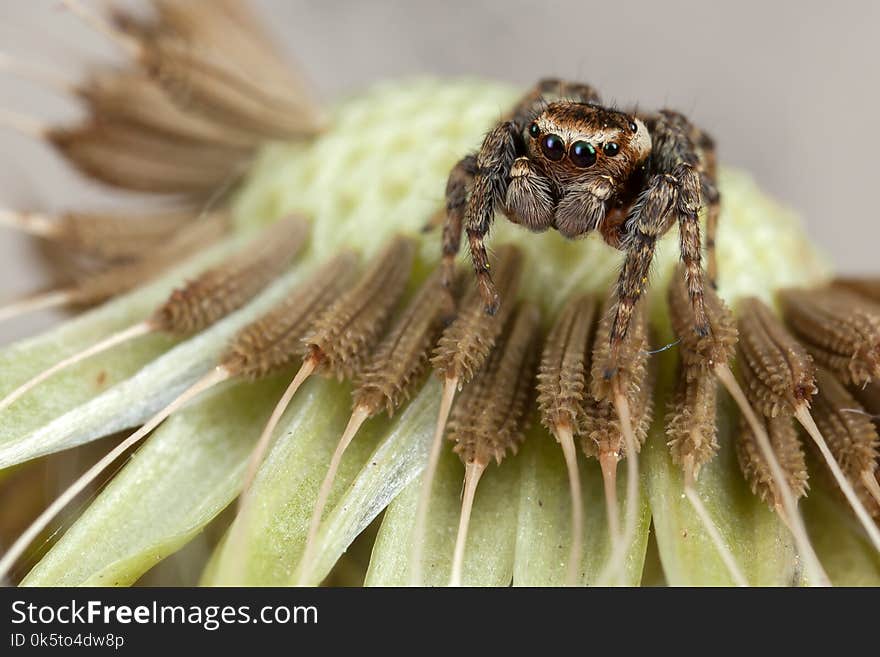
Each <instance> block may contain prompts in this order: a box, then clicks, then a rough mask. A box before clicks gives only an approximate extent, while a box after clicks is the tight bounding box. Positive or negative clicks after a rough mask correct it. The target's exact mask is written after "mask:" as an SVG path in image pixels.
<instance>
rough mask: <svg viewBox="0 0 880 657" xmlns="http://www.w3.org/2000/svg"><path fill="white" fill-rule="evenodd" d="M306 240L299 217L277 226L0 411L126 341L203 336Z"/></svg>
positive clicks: (22, 389)
mask: <svg viewBox="0 0 880 657" xmlns="http://www.w3.org/2000/svg"><path fill="white" fill-rule="evenodd" d="M224 223H225V220H224ZM307 234H308V224H307V223H306V222H305V221H304V220H303V219H301V218H300V217H297V216H291V217H290V218H288V219H286V220H282V221H279V222H278V223H277V224H275V225H274V226H272V227H270V228H269V229H267V230H266V231H265V234H264V235H261V236H259V237H257V238H256V239H255V240H254V241H253V242H252V243H251V244H249V245H247V246H246V247H245V248H244V249H243V250H242V251H241V252H240V253H238V254H236V255H234V256H233V257H231V258H230V259H229V260H228V261H227V262H226V263H225V264H223V265H220V266H218V267H214V268H211V269H208V270H207V271H205V272H203V273H202V274H200V275H199V276H197V277H196V278H195V279H193V280H192V281H190V282H188V283H186V284H185V285H184V286H183V287H181V288H178V289H176V290H174V291H173V292H172V293H171V295H170V296H169V297H168V299H167V300H166V301H165V302H164V303H163V304H162V305H160V306H159V307H158V308H157V309H156V311H155V312H154V313H153V314H152V316H151V317H149V318H148V319H146V320H145V321H143V322H139V323H137V324H135V325H133V326H130V327H128V328H126V329H123V330H121V331H119V332H118V333H115V334H113V335H111V336H109V337H107V338H105V339H104V340H102V341H100V342H98V343H97V344H94V345H92V346H91V347H89V348H88V349H85V350H83V351H81V352H79V353H76V354H73V355H72V356H69V357H68V358H65V359H63V360H61V361H60V362H58V363H56V364H55V365H53V366H52V367H50V368H48V369H47V370H44V371H43V372H41V373H39V374H37V375H36V376H34V377H33V378H31V379H30V380H28V381H27V382H25V383H23V384H22V385H21V386H19V387H18V388H16V389H15V390H13V391H12V392H11V393H9V394H8V395H7V396H6V397H5V398H4V399H2V400H0V411H2V410H3V409H5V408H7V407H8V406H9V405H11V404H13V403H14V402H15V401H16V400H18V399H20V398H21V397H22V396H23V395H25V394H26V393H27V392H29V391H30V390H33V388H34V387H36V386H37V385H39V384H40V383H42V382H43V381H46V380H47V379H49V378H50V377H52V376H54V375H55V374H57V373H58V372H60V371H62V370H64V369H66V368H68V367H71V366H72V365H75V364H76V363H79V362H82V361H83V360H85V359H87V358H90V357H92V356H94V355H96V354H99V353H101V352H104V351H106V350H108V349H111V348H113V347H115V346H117V345H119V344H122V343H124V342H127V341H129V340H133V339H135V338H137V337H140V336H143V335H147V334H149V333H153V332H162V333H165V334H167V335H172V336H175V337H178V338H180V337H185V336H189V335H193V334H195V333H198V332H200V331H203V330H204V329H206V328H207V327H208V326H211V325H212V324H215V323H216V322H217V321H219V320H220V319H222V318H223V317H226V316H227V315H229V314H230V313H231V312H233V311H235V310H238V309H239V308H241V307H242V306H244V305H245V304H246V303H247V302H248V301H250V300H251V299H252V298H253V297H254V295H256V294H257V293H258V292H259V291H260V290H262V289H263V288H265V287H266V286H267V285H269V283H271V282H272V281H273V280H274V279H275V278H277V277H278V276H279V275H280V274H281V273H282V272H283V271H284V270H285V269H287V268H288V267H289V266H290V264H291V262H292V261H293V259H294V258H295V257H296V256H297V254H298V253H299V251H300V249H301V247H302V245H303V243H304V242H305V238H306V235H307Z"/></svg>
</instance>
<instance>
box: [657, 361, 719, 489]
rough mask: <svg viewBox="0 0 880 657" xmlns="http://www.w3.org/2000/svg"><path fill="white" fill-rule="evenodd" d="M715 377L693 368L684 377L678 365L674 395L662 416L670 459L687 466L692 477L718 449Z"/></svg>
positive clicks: (682, 370) (684, 373)
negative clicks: (664, 419)
mask: <svg viewBox="0 0 880 657" xmlns="http://www.w3.org/2000/svg"><path fill="white" fill-rule="evenodd" d="M717 400H718V380H717V379H716V378H715V375H714V374H713V373H712V372H709V371H707V370H705V369H703V368H696V371H694V372H692V373H691V375H690V376H688V374H687V372H685V371H684V369H682V368H679V373H678V381H677V383H676V388H675V394H674V396H673V398H672V402H671V404H670V405H669V411H668V413H667V415H666V437H667V443H666V444H667V445H669V451H670V453H671V455H672V462H673V463H675V464H676V465H679V466H681V467H683V468H684V467H691V468H692V471H691V472H690V473H689V474H690V475H691V476H692V477H693V478H694V479H696V478H697V476H698V475H699V473H700V468H701V467H702V466H703V465H705V464H706V463H708V462H709V461H710V460H711V459H712V457H714V456H715V454H716V452H717V451H718V438H717V434H718V424H717V421H716V412H717Z"/></svg>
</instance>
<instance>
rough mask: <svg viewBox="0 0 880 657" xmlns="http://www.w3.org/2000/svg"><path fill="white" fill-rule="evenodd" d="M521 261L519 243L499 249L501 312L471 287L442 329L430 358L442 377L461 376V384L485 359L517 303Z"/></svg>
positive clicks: (497, 280) (495, 272)
mask: <svg viewBox="0 0 880 657" xmlns="http://www.w3.org/2000/svg"><path fill="white" fill-rule="evenodd" d="M522 265H523V261H522V253H521V252H520V250H519V249H517V248H516V247H514V246H511V245H509V244H506V245H504V246H502V247H501V248H499V249H497V262H496V264H495V266H494V267H493V268H492V270H493V277H494V280H495V285H496V288H497V289H498V294H499V295H500V297H501V299H503V300H504V301H503V302H502V304H501V307H500V308H499V309H498V312H497V313H496V314H495V315H493V316H490V315H487V314H486V311H485V303H484V302H483V299H482V297H481V296H480V293H479V291H478V290H477V289H476V287H473V288H471V289H470V290H468V293H467V294H466V295H465V298H464V299H463V300H462V302H461V304H460V307H459V312H458V316H457V317H456V318H455V320H454V321H453V322H452V324H450V325H449V326H448V327H447V328H446V330H445V331H443V335H442V336H441V337H440V341H439V343H438V344H437V348H436V349H435V350H434V355H433V357H432V358H431V365H432V366H433V367H434V369H435V370H436V371H437V373H438V374H439V375H440V377H441V378H444V379H458V381H459V385H460V386H461V385H462V384H464V383H467V382H468V381H470V380H471V378H472V377H473V376H474V374H475V373H476V372H477V371H478V370H479V369H480V368H481V367H482V366H483V364H484V363H485V362H486V358H487V357H488V356H489V352H490V351H491V350H492V347H493V346H494V345H495V341H496V339H497V338H498V335H499V334H500V333H501V331H502V330H503V329H504V325H505V324H506V323H507V319H508V318H509V317H510V314H511V312H512V310H513V308H514V307H515V305H516V303H515V299H516V293H517V289H518V287H519V280H520V275H521V273H522Z"/></svg>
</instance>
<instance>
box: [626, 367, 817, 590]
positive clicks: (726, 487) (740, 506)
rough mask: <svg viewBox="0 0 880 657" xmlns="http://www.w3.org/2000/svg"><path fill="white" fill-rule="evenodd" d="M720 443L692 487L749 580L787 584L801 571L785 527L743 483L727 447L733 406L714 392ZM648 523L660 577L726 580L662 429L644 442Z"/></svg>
mask: <svg viewBox="0 0 880 657" xmlns="http://www.w3.org/2000/svg"><path fill="white" fill-rule="evenodd" d="M662 360H663V361H664V362H663V365H664V370H665V372H664V375H663V376H662V377H661V384H662V386H663V388H662V389H661V391H660V395H661V400H664V401H662V403H663V404H665V399H666V398H667V394H666V391H667V390H668V389H669V387H670V378H671V377H670V370H671V369H672V366H673V362H670V360H671V359H670V356H669V355H668V354H664V355H663V357H662ZM718 416H719V421H718V427H719V430H718V442H719V444H720V445H721V449H720V451H719V453H718V454H716V456H715V458H714V459H713V460H712V461H710V462H709V463H708V464H707V465H705V466H704V467H703V468H702V469H701V470H700V475H699V479H698V481H697V493H698V494H699V496H700V498H701V499H702V501H703V504H704V505H705V506H706V508H707V509H708V511H709V514H710V515H711V516H712V518H713V519H714V521H715V524H716V526H717V527H718V530H719V532H720V533H721V535H722V537H723V538H724V539H725V542H726V544H727V545H728V547H729V548H730V550H731V551H732V552H733V555H734V558H735V559H736V561H737V564H738V565H739V567H740V569H741V570H742V573H743V575H744V577H745V578H746V580H747V581H748V583H749V584H751V585H754V586H789V585H792V584H797V583H799V582H800V577H801V574H800V572H799V568H798V560H797V557H796V554H795V551H794V546H793V544H792V540H791V536H790V534H789V532H788V529H787V528H786V527H785V526H784V525H783V524H782V522H781V521H780V520H779V518H778V516H777V515H776V514H775V513H773V512H772V511H771V510H770V509H769V508H768V507H767V505H766V504H764V503H763V502H762V501H761V500H760V499H758V497H757V496H755V495H753V494H752V493H751V491H749V489H748V486H747V485H746V482H745V479H744V478H743V476H742V474H741V472H740V469H739V466H738V464H737V462H736V455H735V453H734V450H733V441H734V438H735V435H736V434H735V432H736V430H737V424H738V422H737V411H736V410H735V408H734V407H733V402H732V401H731V400H730V399H729V398H727V396H726V395H722V397H721V400H720V402H719V411H718ZM643 462H644V467H645V470H646V473H647V475H648V494H649V496H650V501H651V511H652V513H653V518H654V530H655V533H656V538H657V545H658V547H659V550H660V560H661V562H662V563H663V572H664V573H665V575H666V581H667V582H668V583H669V584H670V585H672V586H731V585H734V583H735V582H734V581H733V579H732V578H731V576H730V574H729V572H728V569H727V568H726V566H725V565H724V562H723V561H722V560H721V557H720V555H719V554H718V550H717V549H716V548H715V545H714V544H713V543H712V541H711V539H710V538H709V536H708V534H707V533H706V531H705V529H704V527H703V525H702V524H701V523H700V520H699V518H698V517H697V515H696V513H695V512H694V510H693V507H692V506H691V503H690V502H689V501H688V499H687V498H686V497H685V495H684V484H683V476H682V472H681V467H680V466H677V465H675V464H673V463H672V459H671V457H670V455H669V448H668V446H667V445H666V436H665V434H664V433H663V432H662V431H654V432H652V435H651V436H650V437H649V440H648V442H647V444H646V446H645V449H644V459H643Z"/></svg>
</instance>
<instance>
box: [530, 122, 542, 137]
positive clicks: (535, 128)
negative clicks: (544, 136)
mask: <svg viewBox="0 0 880 657" xmlns="http://www.w3.org/2000/svg"><path fill="white" fill-rule="evenodd" d="M529 134H530V135H531V136H532V137H537V136H538V135H540V134H541V128H539V127H538V124H537V123H532V124H531V125H529Z"/></svg>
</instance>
